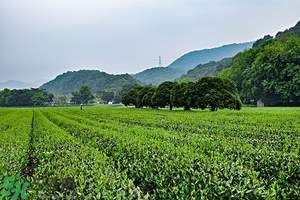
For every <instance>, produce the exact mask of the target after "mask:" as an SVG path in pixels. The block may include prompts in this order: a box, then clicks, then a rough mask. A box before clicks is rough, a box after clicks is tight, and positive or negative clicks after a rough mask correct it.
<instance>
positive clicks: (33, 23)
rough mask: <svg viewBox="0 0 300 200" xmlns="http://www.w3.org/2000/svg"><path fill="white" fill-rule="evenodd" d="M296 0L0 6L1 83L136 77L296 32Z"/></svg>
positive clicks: (9, 1) (22, 0) (86, 0)
mask: <svg viewBox="0 0 300 200" xmlns="http://www.w3.org/2000/svg"><path fill="white" fill-rule="evenodd" d="M299 10H300V0H0V82H4V81H7V80H20V81H27V82H28V81H35V80H38V79H45V80H47V81H49V80H51V79H54V78H55V77H56V76H57V75H59V74H62V73H64V72H67V71H75V70H79V69H97V70H100V71H104V72H107V73H110V74H122V73H130V74H131V73H137V72H140V71H143V70H145V69H147V68H150V67H155V66H158V58H159V56H161V59H162V65H163V66H167V65H169V64H170V63H171V62H172V61H174V60H175V59H177V58H178V57H180V56H182V55H183V54H185V53H188V52H190V51H193V50H200V49H204V48H213V47H218V46H222V45H224V44H230V43H241V42H248V41H254V40H256V39H258V38H261V37H263V36H264V35H266V34H271V35H272V36H274V35H275V34H276V33H277V31H279V30H285V29H287V28H289V27H292V26H294V25H295V24H296V23H297V22H298V21H299V20H300V11H299Z"/></svg>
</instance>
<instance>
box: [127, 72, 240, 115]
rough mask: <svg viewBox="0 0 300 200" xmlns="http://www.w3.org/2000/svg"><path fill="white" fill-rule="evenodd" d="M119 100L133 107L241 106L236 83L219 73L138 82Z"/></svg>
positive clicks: (210, 107) (238, 108)
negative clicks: (190, 79)
mask: <svg viewBox="0 0 300 200" xmlns="http://www.w3.org/2000/svg"><path fill="white" fill-rule="evenodd" d="M122 103H123V104H124V105H125V106H128V105H135V107H136V108H142V107H144V106H146V107H152V108H157V107H160V108H164V107H165V106H169V108H170V110H172V108H173V106H175V107H184V109H185V110H189V109H190V108H201V109H205V108H209V109H210V110H211V111H216V110H217V109H224V108H229V109H235V110H240V109H241V107H242V103H241V100H240V98H239V95H238V92H237V89H236V84H235V83H234V82H233V81H232V80H230V79H228V78H220V77H203V78H201V79H200V80H198V81H197V82H196V83H193V82H183V83H177V82H170V81H166V82H164V83H162V84H160V85H159V86H158V87H157V88H154V87H152V86H137V87H135V88H133V89H131V90H130V91H128V92H125V93H124V94H123V97H122Z"/></svg>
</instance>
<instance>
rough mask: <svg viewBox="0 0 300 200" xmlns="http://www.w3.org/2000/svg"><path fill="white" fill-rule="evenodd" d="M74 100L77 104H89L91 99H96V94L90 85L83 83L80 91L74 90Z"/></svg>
mask: <svg viewBox="0 0 300 200" xmlns="http://www.w3.org/2000/svg"><path fill="white" fill-rule="evenodd" d="M72 95H73V97H72V99H71V101H72V102H75V103H76V104H81V103H82V104H86V105H87V104H88V102H89V101H90V100H93V99H94V95H93V94H92V92H91V88H90V87H89V86H88V85H83V86H82V87H81V88H80V90H79V91H74V92H72Z"/></svg>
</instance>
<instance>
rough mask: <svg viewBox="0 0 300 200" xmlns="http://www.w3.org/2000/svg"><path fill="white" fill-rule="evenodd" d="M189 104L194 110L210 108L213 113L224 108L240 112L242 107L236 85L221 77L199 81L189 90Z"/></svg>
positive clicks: (205, 78)
mask: <svg viewBox="0 0 300 200" xmlns="http://www.w3.org/2000/svg"><path fill="white" fill-rule="evenodd" d="M187 103H188V105H189V106H190V107H192V108H201V109H205V108H207V107H209V109H210V110H211V111H215V110H217V109H224V108H229V109H235V110H240V109H241V106H242V103H241V101H240V99H239V96H238V92H237V89H236V85H235V83H234V82H233V81H231V80H230V79H224V78H219V77H203V78H201V79H200V80H199V81H197V82H196V83H195V84H194V85H193V86H192V87H191V88H189V89H188V100H187Z"/></svg>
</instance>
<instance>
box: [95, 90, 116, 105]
mask: <svg viewBox="0 0 300 200" xmlns="http://www.w3.org/2000/svg"><path fill="white" fill-rule="evenodd" d="M97 97H99V98H100V99H101V100H102V101H104V102H105V103H108V102H110V101H113V99H114V92H108V91H105V90H100V91H98V92H97Z"/></svg>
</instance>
